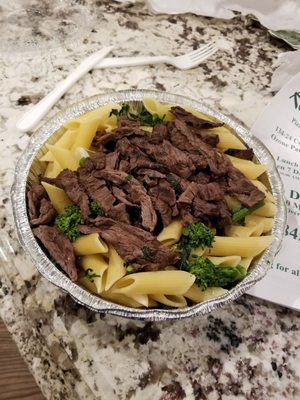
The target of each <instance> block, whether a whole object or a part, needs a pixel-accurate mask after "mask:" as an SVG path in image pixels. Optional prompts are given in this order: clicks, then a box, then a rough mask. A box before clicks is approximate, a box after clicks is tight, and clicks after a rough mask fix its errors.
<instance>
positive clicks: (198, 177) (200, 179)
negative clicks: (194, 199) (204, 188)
mask: <svg viewBox="0 0 300 400" xmlns="http://www.w3.org/2000/svg"><path fill="white" fill-rule="evenodd" d="M190 180H191V181H193V182H197V183H201V184H205V183H209V181H210V176H209V174H208V173H205V172H204V171H200V172H196V173H195V174H194V175H193V176H191V177H190Z"/></svg>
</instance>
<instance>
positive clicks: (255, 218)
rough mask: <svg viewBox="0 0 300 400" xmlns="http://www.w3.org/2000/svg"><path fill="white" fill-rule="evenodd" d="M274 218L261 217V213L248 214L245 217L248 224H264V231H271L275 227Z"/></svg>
mask: <svg viewBox="0 0 300 400" xmlns="http://www.w3.org/2000/svg"><path fill="white" fill-rule="evenodd" d="M273 223H274V220H273V218H266V217H260V216H259V215H253V214H251V215H247V216H246V217H245V225H246V226H255V225H257V224H262V225H263V233H267V232H270V231H271V230H272V228H273Z"/></svg>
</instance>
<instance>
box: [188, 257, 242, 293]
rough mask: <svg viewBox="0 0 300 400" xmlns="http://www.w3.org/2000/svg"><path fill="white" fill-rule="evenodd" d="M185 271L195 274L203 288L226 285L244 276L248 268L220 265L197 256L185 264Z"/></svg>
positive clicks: (197, 282)
mask: <svg viewBox="0 0 300 400" xmlns="http://www.w3.org/2000/svg"><path fill="white" fill-rule="evenodd" d="M183 269H184V270H185V271H188V272H190V273H191V274H193V275H195V277H196V281H195V283H196V284H197V285H198V286H200V287H201V288H203V289H206V288H208V287H213V286H216V287H224V286H227V285H228V284H230V283H233V282H236V281H239V280H241V279H242V278H244V276H245V275H246V273H247V270H246V269H245V268H244V267H243V266H241V265H237V266H236V267H231V266H228V267H219V266H216V265H215V264H214V263H212V262H211V261H210V260H209V259H208V258H205V257H199V256H195V257H192V259H191V261H187V262H185V264H184V268H183Z"/></svg>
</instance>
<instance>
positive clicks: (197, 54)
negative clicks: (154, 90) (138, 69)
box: [95, 42, 218, 69]
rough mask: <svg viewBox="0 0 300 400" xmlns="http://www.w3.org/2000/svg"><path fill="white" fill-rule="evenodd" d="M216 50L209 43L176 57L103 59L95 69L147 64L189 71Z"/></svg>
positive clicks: (214, 44)
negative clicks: (164, 65)
mask: <svg viewBox="0 0 300 400" xmlns="http://www.w3.org/2000/svg"><path fill="white" fill-rule="evenodd" d="M217 50H218V48H217V45H216V43H215V42H210V43H208V44H206V45H204V46H202V47H199V48H198V49H196V50H194V51H191V52H190V53H187V54H184V55H182V56H177V57H168V56H146V57H143V56H141V57H113V58H105V59H103V60H102V61H100V62H99V63H98V64H96V66H95V68H108V67H109V68H113V67H133V66H136V65H148V64H161V63H165V64H170V65H174V67H177V68H179V69H190V68H194V67H196V66H197V65H199V64H201V63H202V62H203V61H204V60H206V59H207V58H209V57H210V56H212V55H213V54H214V53H215V52H216V51H217Z"/></svg>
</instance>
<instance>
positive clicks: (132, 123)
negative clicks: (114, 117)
mask: <svg viewBox="0 0 300 400" xmlns="http://www.w3.org/2000/svg"><path fill="white" fill-rule="evenodd" d="M118 126H119V127H120V128H124V127H125V126H126V127H130V128H132V127H135V128H137V127H139V126H140V123H139V121H134V120H131V119H128V118H127V117H126V115H121V116H120V117H119V121H118Z"/></svg>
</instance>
